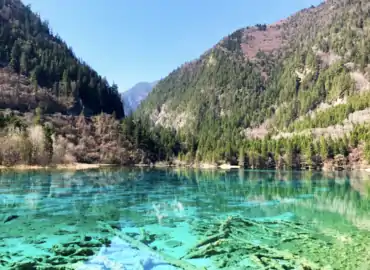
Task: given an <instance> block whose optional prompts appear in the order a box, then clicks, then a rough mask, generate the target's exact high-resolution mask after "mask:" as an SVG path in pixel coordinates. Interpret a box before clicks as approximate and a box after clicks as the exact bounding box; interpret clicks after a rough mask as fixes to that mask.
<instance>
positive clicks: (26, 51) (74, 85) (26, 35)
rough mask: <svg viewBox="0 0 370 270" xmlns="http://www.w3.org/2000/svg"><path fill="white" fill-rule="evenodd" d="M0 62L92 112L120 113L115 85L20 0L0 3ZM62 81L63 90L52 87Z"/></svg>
mask: <svg viewBox="0 0 370 270" xmlns="http://www.w3.org/2000/svg"><path fill="white" fill-rule="evenodd" d="M0 14H9V16H10V18H6V16H0V64H1V65H4V64H5V65H9V66H10V67H11V68H12V69H13V70H14V71H15V72H17V73H22V74H24V75H26V76H29V75H30V76H31V81H32V83H33V84H34V88H35V91H37V88H38V85H40V86H41V87H45V88H48V89H50V91H51V92H52V94H54V95H56V96H68V97H71V96H73V95H74V94H75V93H78V94H77V95H75V97H74V98H75V101H78V99H81V101H82V103H83V105H84V106H85V107H88V108H89V109H90V110H91V111H92V112H93V113H94V114H98V113H100V112H102V111H103V112H106V113H113V112H115V113H116V115H117V117H119V118H121V117H123V107H122V102H121V98H120V95H119V93H118V91H117V89H116V88H115V87H114V86H110V85H109V83H108V82H107V80H106V79H105V78H103V77H101V76H100V75H98V73H97V72H96V71H95V70H93V69H92V68H91V67H90V66H88V65H87V64H86V63H84V62H83V61H81V60H79V59H77V57H76V56H75V55H74V53H73V51H72V50H71V49H70V48H69V47H68V46H67V44H66V43H65V42H64V41H63V40H62V39H61V38H60V37H59V36H55V35H53V34H52V33H51V30H50V28H49V26H48V23H47V22H45V21H42V20H41V19H40V17H39V16H38V15H36V14H34V13H33V12H32V11H31V9H30V7H29V6H24V5H23V4H22V3H21V2H20V1H5V2H4V3H3V4H2V5H1V6H0ZM55 85H63V88H62V89H63V91H52V89H53V88H54V86H55Z"/></svg>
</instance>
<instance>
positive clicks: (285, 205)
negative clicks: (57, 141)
mask: <svg viewBox="0 0 370 270" xmlns="http://www.w3.org/2000/svg"><path fill="white" fill-rule="evenodd" d="M369 197H370V174H369V173H367V172H364V171H356V172H293V171H267V170H266V171H249V170H231V171H221V170H209V171H208V170H187V169H160V170H159V169H158V170H153V169H149V168H122V169H117V168H116V169H109V168H105V169H99V170H86V171H76V172H69V171H65V172H63V171H46V170H45V171H29V172H26V171H25V172H11V171H7V172H1V173H0V219H1V220H2V223H1V225H0V226H2V228H1V230H0V240H1V241H0V242H1V243H0V252H1V254H4V256H3V257H2V258H1V259H0V266H1V265H2V266H3V267H5V268H6V269H19V268H21V267H22V265H23V264H26V266H27V264H28V266H29V267H30V268H27V269H36V266H43V267H51V268H50V269H52V267H56V266H68V267H72V266H73V267H74V268H76V267H77V266H76V265H79V267H80V268H81V269H83V267H84V266H86V265H87V266H89V265H90V266H91V265H93V264H94V263H95V264H96V265H95V266H97V265H98V264H99V263H100V264H109V263H111V264H112V263H113V264H114V263H116V264H118V265H119V263H121V264H123V265H126V268H127V265H130V264H131V263H133V262H132V261H133V260H134V261H135V260H136V262H138V261H140V260H139V258H140V256H141V255H142V254H141V255H140V254H139V253H138V252H137V251H135V252H134V251H133V250H132V249H129V245H128V243H127V242H122V239H117V237H116V238H114V235H113V234H112V231H110V230H107V229H104V228H102V227H101V226H100V225H99V224H101V223H104V224H106V225H109V226H110V228H113V230H117V231H118V232H123V233H125V234H126V235H128V236H129V237H132V238H133V239H137V240H141V241H142V242H144V243H146V244H147V245H148V246H150V247H151V248H152V249H153V250H156V251H158V252H159V251H160V252H163V253H165V254H170V255H171V256H173V257H174V258H177V259H179V258H185V257H186V256H187V258H188V262H191V263H192V264H195V265H198V266H199V265H203V266H207V267H208V268H209V269H221V268H225V269H261V267H262V266H263V265H264V266H263V267H272V265H273V264H274V263H276V261H279V260H278V259H277V258H272V257H269V258H267V257H264V256H265V255H264V256H262V255H261V256H260V255H258V254H263V252H265V251H266V252H267V253H269V252H270V253H271V254H277V255H276V256H277V257H279V256H280V257H281V254H280V253H279V252H280V251H279V250H280V249H282V250H289V252H291V253H289V254H290V256H291V257H290V258H291V259H288V258H285V257H284V256H283V259H280V264H282V265H284V267H285V269H295V268H294V267H298V266H301V264H299V261H300V259H301V258H305V259H307V260H308V261H310V262H312V265H314V264H317V265H318V267H319V268H318V269H320V267H323V266H326V265H329V266H331V267H332V268H334V269H345V267H355V268H352V269H360V268H359V267H362V266H363V263H364V262H366V260H367V259H369V261H370V258H369V256H370V255H369V254H370V250H369V248H368V247H367V246H364V245H363V243H364V242H365V241H370V236H369V235H370V214H369V213H370V201H369ZM11 216H14V217H16V218H12V219H11V220H9V217H11ZM230 217H231V221H227V222H228V223H227V224H228V226H230V227H228V228H229V230H230V231H228V233H227V234H225V237H224V239H223V241H224V242H220V243H223V244H220V247H219V249H218V250H216V249H214V248H212V242H210V243H209V245H208V246H207V247H205V248H204V250H203V251H202V252H204V253H202V254H198V255H197V256H195V255H194V254H193V255H192V254H190V253H191V252H194V249H193V247H194V245H195V244H196V243H197V242H198V241H200V240H201V239H204V238H205V237H208V236H210V235H212V234H213V233H215V228H218V226H221V225H220V224H222V223H223V222H225V220H228V218H230ZM7 220H8V221H7ZM252 220H254V221H252ZM4 221H7V222H5V223H4ZM248 222H250V223H248ZM273 223H274V224H275V225H273V226H275V227H269V226H270V225H271V224H273ZM243 224H244V225H243ZM245 224H250V225H249V226H246V225H245ZM251 224H252V225H251ZM267 224H270V225H267ZM302 224H304V225H302ZM225 226H226V225H225ZM243 226H246V227H245V228H243ZM256 226H257V227H256ZM279 226H280V227H279ZM286 226H289V228H290V229H287V228H288V227H286ZM222 228H223V227H222ZM240 229H243V230H242V231H240ZM273 230H277V231H279V232H278V233H277V232H275V233H274V234H271V235H270V232H271V231H273ZM300 230H302V231H300ZM216 231H217V230H216ZM288 231H289V235H288V234H287V232H288ZM304 231H306V232H307V231H310V232H315V233H314V235H315V237H313V235H310V234H305V233H304ZM233 235H234V236H236V235H238V236H237V239H239V240H240V239H244V240H243V241H246V242H245V243H244V244H243V245H241V243H239V242H238V241H239V240H238V241H236V240H235V241H231V242H229V244H227V245H226V244H224V243H227V242H228V241H230V239H229V238H228V237H231V236H233ZM251 235H254V237H252V238H251ZM292 235H295V236H296V237H295V238H294V237H293V236H292ZM302 235H303V236H304V237H303V236H302ZM226 236H227V237H226ZM317 239H321V240H320V241H325V243H324V242H320V243H319V242H318V240H317ZM218 240H220V239H218ZM221 240H222V239H221ZM112 241H113V242H112ZM120 241H121V242H120ZM240 241H241V240H240ZM117 243H118V244H117ZM246 243H247V244H246ZM256 243H260V244H264V245H266V246H269V247H270V249H271V250H269V251H268V250H262V249H261V246H258V245H259V244H256ZM249 244H250V245H251V246H249V248H250V249H248V250H245V253H243V254H242V253H240V254H239V253H238V252H235V254H234V253H233V254H234V255H233V256H227V254H228V252H227V250H229V251H230V249H232V248H235V249H236V250H241V249H243V248H247V247H248V245H249ZM238 245H241V246H238ZM256 245H257V246H256ZM299 245H306V246H308V248H307V250H299V249H297V248H295V247H294V246H299ZM102 246H106V248H102ZM109 246H111V247H114V252H113V251H109V248H108V247H109ZM272 249H273V250H272ZM329 250H332V251H333V250H335V251H336V252H329ZM109 252H110V253H109ZM124 252H126V254H131V255H130V256H131V257H130V258H127V257H125V261H122V260H123V259H122V258H123V257H122V254H123V253H124ZM130 252H131V253H130ZM132 252H133V253H132ZM274 252H275V253H274ZM317 252H318V253H320V256H318V255H317ZM355 253H356V254H355ZM109 254H110V255H109ZM114 254H115V255H114ZM189 254H190V255H189ZM246 254H247V255H246ZM248 254H249V255H248ZM315 254H316V255H315ZM346 254H347V255H346ZM366 254H367V255H366ZM97 255H99V256H97ZM108 255H109V256H108ZM252 255H253V256H252ZM148 256H149V255H148ZM340 256H342V257H343V256H345V257H346V258H347V262H344V261H343V258H341V257H340ZM97 258H100V259H97ZM101 258H105V259H104V260H105V261H104V262H102V261H101V260H102V259H101ZM109 258H110V259H109ZM119 258H121V261H120V259H119ZM135 258H136V259H135ZM204 258H207V260H204ZM256 258H257V259H256ZM157 259H158V258H157ZM99 260H100V261H99ZM130 260H131V262H130ZM356 260H357V261H356ZM154 261H155V260H154V259H152V262H154ZM242 262H243V263H244V264H241V263H242ZM89 263H90V264H89ZM141 263H143V262H141ZM157 263H161V262H160V260H159V261H157ZM143 264H145V263H143ZM261 264H262V266H261ZM312 265H311V266H312ZM32 267H34V268H32ZM117 267H118V269H119V266H117ZM290 267H292V268H290ZM336 267H337V268H336ZM338 267H339V268H338ZM341 267H342V268H341ZM343 267H344V268H343ZM77 268H78V267H77ZM78 269H79V268H78ZM99 269H100V268H99ZM102 269H103V268H102ZM127 269H130V268H127ZM144 269H146V268H145V267H144ZM147 269H152V268H147ZM272 269H275V268H272ZM276 269H279V268H276ZM307 269H316V268H314V266H312V268H307ZM348 269H351V268H348ZM364 269H365V268H364Z"/></svg>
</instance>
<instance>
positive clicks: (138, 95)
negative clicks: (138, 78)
mask: <svg viewBox="0 0 370 270" xmlns="http://www.w3.org/2000/svg"><path fill="white" fill-rule="evenodd" d="M156 84H157V82H152V83H148V82H140V83H137V84H135V85H134V86H133V87H132V88H130V89H129V90H127V91H126V92H123V93H122V94H121V96H122V102H123V106H124V108H125V113H126V114H127V115H128V114H131V113H132V112H134V111H135V110H136V109H137V107H138V106H139V105H140V103H141V102H142V101H143V100H144V99H145V98H146V97H147V96H148V94H149V92H150V91H152V89H153V88H154V87H155V85H156Z"/></svg>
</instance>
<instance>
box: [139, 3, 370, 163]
mask: <svg viewBox="0 0 370 270" xmlns="http://www.w3.org/2000/svg"><path fill="white" fill-rule="evenodd" d="M369 14H370V3H369V2H368V1H363V0H352V1H350V0H327V1H325V2H323V3H322V4H320V5H319V6H317V7H314V6H312V7H310V8H307V9H304V10H301V11H299V12H297V13H296V14H294V15H292V16H290V17H288V18H286V19H283V20H280V21H279V22H276V23H274V24H271V25H261V24H258V25H255V26H252V27H246V28H242V29H239V30H237V31H235V32H234V33H232V34H230V35H229V36H227V37H225V38H223V39H222V40H221V41H220V42H219V43H218V44H216V45H215V46H213V47H212V48H211V49H209V50H208V51H206V52H205V53H204V54H203V55H201V56H200V57H199V58H198V59H196V60H194V61H191V62H189V63H185V64H184V65H182V66H181V67H179V68H177V69H176V70H174V71H173V72H171V73H170V74H169V75H168V76H167V77H166V78H164V79H163V80H161V81H160V82H159V83H158V85H157V86H156V88H155V89H154V90H153V91H152V92H151V93H150V94H149V95H148V98H147V99H146V100H145V101H144V102H143V103H142V105H141V106H140V108H139V110H138V112H137V114H136V116H137V117H140V118H142V119H145V118H148V119H149V120H150V122H151V123H152V124H154V125H155V126H157V127H158V126H160V127H164V128H167V129H169V130H172V132H174V133H175V134H176V135H177V140H178V145H179V147H178V149H173V148H172V150H174V151H177V152H180V156H179V157H180V158H184V156H185V159H187V160H200V161H205V160H206V161H213V162H218V161H227V162H232V163H236V162H239V163H241V164H245V163H247V164H248V166H250V167H266V166H267V167H275V166H276V167H279V166H286V167H306V166H308V167H311V166H315V167H321V166H323V164H325V163H328V162H333V161H335V157H337V160H338V159H339V157H343V160H344V161H345V162H344V163H345V164H347V163H348V160H349V159H350V156H349V155H350V153H351V152H353V151H355V150H356V149H357V150H358V149H360V148H361V147H364V143H365V141H366V140H367V138H368V135H367V134H368V131H367V129H366V128H365V129H364V128H363V127H362V125H364V124H367V123H368V122H369V121H370V114H369V112H368V110H366V108H368V107H369V106H370V94H369V93H368V90H369V79H370V78H369V70H370V69H369V66H368V65H369V61H370V58H369V53H370V43H369V40H370V39H369V37H370V19H369V16H368V15H369ZM356 115H357V116H359V115H361V118H360V119H359V118H358V117H357V116H356ZM351 119H352V120H351ZM353 119H355V121H353ZM336 125H339V126H340V127H339V128H338V127H337V128H336ZM359 125H361V126H359ZM341 127H344V128H341ZM360 128H362V129H361V130H362V131H361V134H358V132H359V129H360ZM365 130H366V131H365ZM358 136H360V137H361V138H360V139H358ZM350 137H351V138H352V139H353V138H354V137H355V138H357V139H358V140H357V139H353V140H354V142H353V143H349V138H350ZM320 141H321V142H322V143H321V147H320ZM342 146H343V147H342ZM360 146H361V147H360ZM358 147H360V148H358ZM327 148H328V149H327ZM361 149H363V148H361ZM360 153H363V151H360ZM339 155H341V156H339ZM361 155H362V154H361ZM357 160H358V159H357Z"/></svg>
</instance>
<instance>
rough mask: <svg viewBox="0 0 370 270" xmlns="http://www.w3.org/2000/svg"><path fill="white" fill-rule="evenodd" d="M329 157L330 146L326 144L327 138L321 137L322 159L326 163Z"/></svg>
mask: <svg viewBox="0 0 370 270" xmlns="http://www.w3.org/2000/svg"><path fill="white" fill-rule="evenodd" d="M328 156H329V150H328V145H327V143H326V140H325V137H324V136H321V137H320V157H321V159H322V160H323V161H324V160H326V159H327V158H328Z"/></svg>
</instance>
